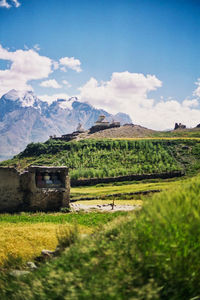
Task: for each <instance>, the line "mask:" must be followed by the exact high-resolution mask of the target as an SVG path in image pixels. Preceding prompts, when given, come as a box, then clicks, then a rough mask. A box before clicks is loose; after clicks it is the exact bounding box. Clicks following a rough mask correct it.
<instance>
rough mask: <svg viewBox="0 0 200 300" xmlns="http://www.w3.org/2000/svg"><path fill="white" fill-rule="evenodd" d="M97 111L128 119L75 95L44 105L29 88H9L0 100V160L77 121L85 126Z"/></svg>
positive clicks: (71, 127) (63, 131)
mask: <svg viewBox="0 0 200 300" xmlns="http://www.w3.org/2000/svg"><path fill="white" fill-rule="evenodd" d="M100 114H104V115H105V116H106V119H107V120H108V121H111V120H112V119H114V120H116V121H119V122H121V124H122V125H123V124H125V123H131V122H132V121H131V118H130V117H129V115H127V114H124V113H117V114H116V115H112V114H109V113H108V112H106V111H105V110H102V109H96V108H95V107H93V106H92V105H90V104H88V103H86V102H80V101H78V99H77V98H76V97H71V98H69V99H68V100H64V99H55V101H53V102H52V103H51V104H48V103H47V102H45V101H42V100H41V99H39V98H38V97H37V96H36V95H35V94H34V93H33V92H32V91H27V92H23V93H22V92H19V91H16V90H14V89H13V90H11V91H9V92H8V93H6V94H5V95H3V96H2V97H1V99H0V161H1V160H4V159H8V158H10V157H12V156H13V155H15V154H17V153H19V152H20V151H22V150H23V149H24V148H25V147H26V145H27V144H28V143H30V142H43V141H45V140H47V139H48V138H49V136H50V135H58V136H60V135H62V134H67V133H71V132H73V131H75V130H76V127H77V125H78V123H81V124H82V126H83V127H84V128H85V129H89V128H90V127H91V126H92V125H93V124H94V122H95V121H96V120H97V118H98V116H99V115H100Z"/></svg>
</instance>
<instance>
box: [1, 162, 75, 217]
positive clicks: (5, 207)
mask: <svg viewBox="0 0 200 300" xmlns="http://www.w3.org/2000/svg"><path fill="white" fill-rule="evenodd" d="M69 197H70V180H69V176H68V174H67V175H66V176H65V178H64V187H63V188H38V187H37V186H36V182H35V173H34V172H31V171H26V172H23V173H21V174H20V173H19V172H18V171H17V170H16V169H15V168H11V167H0V212H19V211H57V210H59V209H60V208H61V207H68V206H69Z"/></svg>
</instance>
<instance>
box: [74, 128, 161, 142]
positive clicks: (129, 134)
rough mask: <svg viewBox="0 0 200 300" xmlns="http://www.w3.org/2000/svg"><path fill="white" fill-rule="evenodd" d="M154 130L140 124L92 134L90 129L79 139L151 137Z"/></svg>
mask: <svg viewBox="0 0 200 300" xmlns="http://www.w3.org/2000/svg"><path fill="white" fill-rule="evenodd" d="M154 132H155V131H154V130H151V129H147V128H145V127H142V126H140V125H124V126H121V127H118V128H109V129H106V130H101V131H98V132H95V133H92V134H89V133H88V131H87V132H85V133H83V134H80V135H79V136H78V139H87V138H91V139H98V138H142V137H151V135H152V133H154Z"/></svg>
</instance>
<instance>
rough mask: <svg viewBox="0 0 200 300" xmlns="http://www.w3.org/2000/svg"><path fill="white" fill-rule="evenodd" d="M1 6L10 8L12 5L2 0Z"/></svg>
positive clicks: (0, 1)
mask: <svg viewBox="0 0 200 300" xmlns="http://www.w3.org/2000/svg"><path fill="white" fill-rule="evenodd" d="M0 7H5V8H10V7H11V5H10V4H8V2H7V1H6V0H0Z"/></svg>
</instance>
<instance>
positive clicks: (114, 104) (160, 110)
mask: <svg viewBox="0 0 200 300" xmlns="http://www.w3.org/2000/svg"><path fill="white" fill-rule="evenodd" d="M161 86H162V82H161V81H160V80H159V79H158V78H157V77H156V76H155V75H146V76H145V75H144V74H139V73H129V72H127V71H126V72H121V73H113V74H112V76H111V79H110V80H109V81H106V82H100V83H99V82H98V81H97V80H96V79H95V78H91V79H90V80H89V81H88V82H87V83H86V84H85V85H84V86H82V87H81V88H80V89H79V90H80V98H81V101H87V102H88V103H90V104H92V105H94V106H96V107H97V108H104V109H105V110H107V111H109V112H111V113H113V114H115V113H117V112H119V111H120V112H124V113H127V114H129V115H130V116H131V118H132V120H133V123H135V124H140V125H143V126H145V127H148V128H152V129H157V130H164V129H168V128H172V127H173V126H174V123H175V122H181V123H185V124H186V125H187V126H196V125H197V124H198V123H199V122H200V110H199V109H198V108H197V106H198V101H197V100H196V99H192V100H184V101H183V102H182V103H180V102H178V101H177V100H176V99H168V100H166V101H164V100H163V99H161V100H160V101H158V102H156V101H154V99H151V98H149V97H148V93H149V92H150V91H154V90H156V89H157V88H159V87H161Z"/></svg>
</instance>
